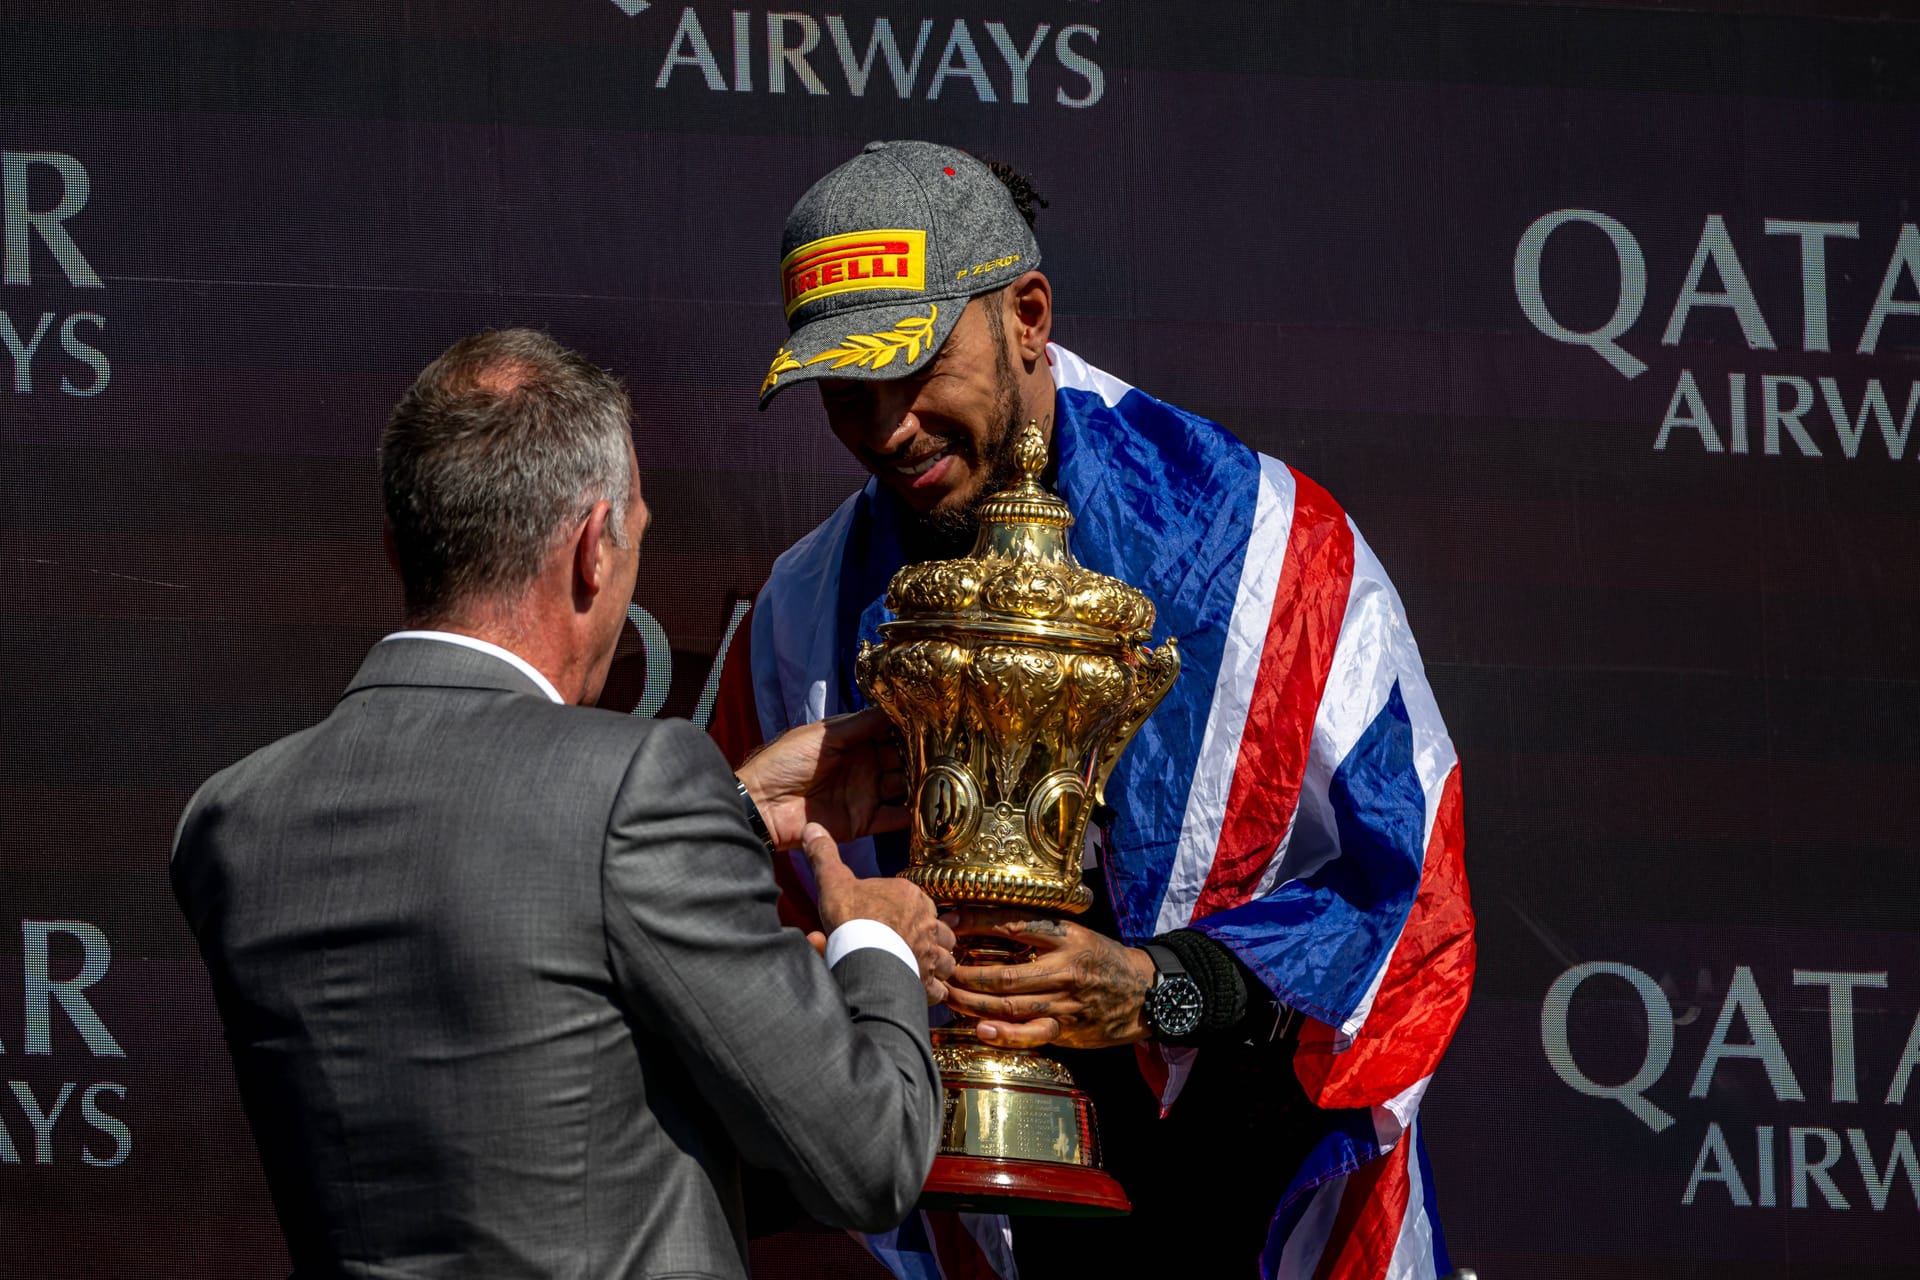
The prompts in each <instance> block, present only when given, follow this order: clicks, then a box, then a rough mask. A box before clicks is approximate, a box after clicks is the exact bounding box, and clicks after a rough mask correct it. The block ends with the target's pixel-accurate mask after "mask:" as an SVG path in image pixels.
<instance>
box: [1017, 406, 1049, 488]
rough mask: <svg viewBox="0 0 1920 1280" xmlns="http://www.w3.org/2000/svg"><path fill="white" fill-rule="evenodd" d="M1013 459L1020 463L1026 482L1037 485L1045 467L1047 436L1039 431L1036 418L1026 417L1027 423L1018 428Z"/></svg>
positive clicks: (1038, 423)
mask: <svg viewBox="0 0 1920 1280" xmlns="http://www.w3.org/2000/svg"><path fill="white" fill-rule="evenodd" d="M1013 460H1014V461H1015V462H1017V463H1019V464H1020V470H1021V472H1022V473H1023V474H1024V475H1025V476H1026V481H1027V484H1029V485H1033V486H1038V485H1039V483H1040V473H1041V472H1042V471H1045V470H1046V469H1047V438H1046V436H1045V435H1043V434H1042V433H1041V430H1040V422H1039V420H1038V419H1037V418H1028V419H1027V425H1026V426H1024V427H1022V428H1020V435H1019V436H1018V437H1017V438H1016V439H1015V440H1014V442H1013Z"/></svg>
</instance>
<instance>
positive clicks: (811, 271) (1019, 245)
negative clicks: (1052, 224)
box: [760, 142, 1040, 409]
mask: <svg viewBox="0 0 1920 1280" xmlns="http://www.w3.org/2000/svg"><path fill="white" fill-rule="evenodd" d="M780 254H781V256H780V293H781V299H782V301H783V302H784V303H785V305H786V309H787V328H788V330H789V334H788V337H787V341H786V344H785V345H784V346H782V347H781V348H780V350H779V352H778V353H777V354H776V355H775V356H774V358H773V364H772V365H771V366H769V367H768V369H767V377H766V381H764V382H762V383H761V384H760V407H761V408H762V409H764V408H766V407H767V403H768V401H770V400H772V399H773V398H774V397H775V396H776V395H779V394H780V393H781V392H782V391H785V390H786V389H787V388H788V387H790V386H792V385H794V384H795V383H797V382H811V381H813V380H814V379H816V378H823V377H833V378H859V379H863V380H869V381H876V382H877V381H882V380H885V379H888V378H905V377H909V376H911V375H912V374H915V373H917V372H920V371H921V370H923V369H925V368H926V367H927V366H928V364H930V363H931V361H932V356H933V353H934V352H936V351H938V350H939V349H940V346H941V344H942V343H944V342H945V341H946V340H947V335H948V334H950V333H952V332H953V326H954V324H955V323H956V322H957V321H958V320H959V319H960V313H961V311H962V310H964V309H965V307H966V300H967V299H968V298H971V297H973V296H975V295H976V294H981V293H987V292H989V291H991V290H994V289H998V288H999V287H1000V286H1001V285H1004V284H1006V283H1008V282H1009V281H1011V280H1013V279H1014V278H1015V277H1017V276H1019V275H1020V274H1021V273H1022V272H1025V271H1030V270H1032V269H1033V268H1035V267H1038V266H1039V265H1040V246H1039V244H1038V243H1037V242H1036V241H1035V240H1034V238H1033V231H1032V230H1031V229H1030V228H1029V227H1028V226H1027V223H1026V220H1025V219H1024V218H1022V217H1021V216H1020V211H1019V210H1018V209H1016V208H1014V205H1013V197H1012V196H1010V195H1009V194H1008V193H1007V189H1006V187H1004V186H1003V185H1001V183H1000V180H999V179H998V178H996V177H994V176H993V171H992V170H990V169H988V168H987V166H986V165H984V164H982V163H980V162H979V161H978V160H976V159H974V158H973V157H972V156H970V155H968V154H967V153H966V152H964V151H956V150H954V149H953V148H952V147H943V146H940V145H938V144H937V143H932V142H870V143H868V144H867V146H866V149H865V150H863V151H862V152H861V153H860V154H859V155H857V156H855V157H854V158H853V159H851V160H849V161H847V162H846V163H845V164H843V165H841V166H840V167H839V168H837V169H835V170H834V171H833V172H832V173H829V174H828V175H827V176H826V177H824V178H822V179H820V181H818V182H816V183H814V184H813V187H812V189H811V190H809V191H808V192H807V194H805V195H803V196H801V197H800V201H799V203H798V204H796V205H794V206H793V212H791V213H789V214H788V215H787V229H786V234H785V235H784V236H783V237H782V238H781V245H780Z"/></svg>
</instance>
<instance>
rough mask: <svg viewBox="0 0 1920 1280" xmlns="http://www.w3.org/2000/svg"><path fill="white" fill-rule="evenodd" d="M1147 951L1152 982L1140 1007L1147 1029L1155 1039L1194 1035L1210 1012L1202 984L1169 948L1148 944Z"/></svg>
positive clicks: (1172, 1038) (1175, 1038) (1171, 1038)
mask: <svg viewBox="0 0 1920 1280" xmlns="http://www.w3.org/2000/svg"><path fill="white" fill-rule="evenodd" d="M1145 951H1146V953H1147V954H1148V955H1149V956H1151V957H1152V958H1153V985H1152V986H1150V987H1148V988H1147V996H1146V1001H1145V1003H1144V1004H1143V1005H1142V1006H1141V1009H1140V1013H1141V1016H1142V1017H1143V1018H1145V1020H1146V1023H1147V1031H1148V1032H1149V1033H1150V1034H1151V1035H1152V1036H1153V1038H1154V1039H1156V1040H1178V1039H1180V1038H1181V1037H1182V1036H1190V1035H1192V1034H1193V1033H1194V1031H1195V1030H1197V1029H1198V1028H1199V1026H1200V1019H1201V1018H1202V1017H1203V1016H1204V1015H1205V1014H1206V1011H1207V1002H1206V1000H1205V999H1203V998H1202V997H1201V994H1200V984H1199V983H1197V982H1195V981H1194V980H1193V976H1192V975H1191V974H1189V973H1188V972H1187V969H1186V966H1185V965H1183V964H1181V963H1180V957H1179V956H1176V955H1175V954H1173V952H1172V950H1170V949H1169V948H1167V947H1160V946H1155V945H1154V944H1153V943H1148V944H1147V945H1146V947H1145Z"/></svg>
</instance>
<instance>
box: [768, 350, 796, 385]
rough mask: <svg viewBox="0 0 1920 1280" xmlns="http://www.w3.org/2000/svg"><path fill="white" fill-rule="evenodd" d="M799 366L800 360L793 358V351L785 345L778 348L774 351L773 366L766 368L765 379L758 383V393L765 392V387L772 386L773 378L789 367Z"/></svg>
mask: <svg viewBox="0 0 1920 1280" xmlns="http://www.w3.org/2000/svg"><path fill="white" fill-rule="evenodd" d="M799 367H800V362H799V361H798V360H795V359H794V358H793V352H792V351H790V350H788V349H787V348H786V347H782V348H780V350H778V351H776V352H775V353H774V356H773V367H772V368H771V369H768V370H767V380H766V381H765V382H763V383H761V384H760V394H761V395H765V394H767V389H768V388H770V387H771V386H773V383H774V380H775V379H776V378H778V377H779V376H780V375H781V374H783V373H785V372H786V371H787V370H789V369H798V368H799Z"/></svg>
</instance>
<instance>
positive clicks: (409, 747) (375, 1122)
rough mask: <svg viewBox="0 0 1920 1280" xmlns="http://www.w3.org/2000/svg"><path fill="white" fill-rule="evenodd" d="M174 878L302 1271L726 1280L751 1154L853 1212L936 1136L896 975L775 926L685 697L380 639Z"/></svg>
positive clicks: (934, 1110)
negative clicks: (551, 676) (631, 694)
mask: <svg viewBox="0 0 1920 1280" xmlns="http://www.w3.org/2000/svg"><path fill="white" fill-rule="evenodd" d="M172 874H173V885H174V892H175V895H176V897H177V898H178V900H179V902H180V905H181V908H182V910H183V911H184V912H185V913H186V916H187V920H188V923H189V924H190V925H191V926H192V928H193V932H194V935H195V936H196V938H198V940H199V943H200V949H201V954H202V955H203V956H204V958H205V960H206V963H207V968H208V970H209V972H210V973H211V975H212V978H213V988H214V994H215V997H216V999H217V1001H218V1003H219V1008H220V1015H221V1020H222V1022H223V1024H224V1026H225V1029H226V1037H227V1042H228V1047H229V1049H230V1051H231V1053H232V1055H233V1063H234V1070H235V1072H236V1074H237V1076H238V1078H239V1083H240V1092H241V1097H242V1099H243V1101H244V1104H245V1106H246V1110H247V1117H248V1120H249V1122H250V1124H251V1125H252V1129H253V1133H254V1138H255V1140H256V1142H257V1144H258V1146H259V1149H260V1156H261V1160H262V1162H263V1163H264V1164H265V1167H266V1172H267V1180H268V1183H269V1186H270V1187H271V1189H272V1193H273V1198H274V1204H275V1207H276V1209H277V1211H278V1214H279V1217H280V1221H281V1224H282V1227H283V1229H284V1231H285V1232H286V1237H287V1244H288V1247H289V1249H290V1250H291V1252H292V1255H293V1259H294V1266H295V1270H296V1274H297V1275H299V1276H300V1277H302V1278H303V1280H306V1278H308V1277H333V1276H352V1277H380V1278H382V1280H384V1278H388V1277H393V1278H396V1280H397V1278H399V1277H408V1278H412V1277H426V1276H434V1277H441V1276H447V1277H451V1276H460V1277H481V1276H484V1277H495V1276H498V1277H534V1276H539V1277H549V1276H551V1277H578V1278H580V1280H601V1278H603V1277H608V1278H611V1277H619V1278H622V1280H624V1278H627V1277H642V1276H652V1277H665V1276H687V1277H691V1276H726V1277H733V1276H744V1275H745V1274H746V1269H747V1264H746V1258H747V1249H746V1237H745V1231H744V1228H743V1216H742V1208H741V1202H740V1191H739V1185H740V1162H741V1161H742V1160H743V1159H744V1160H746V1161H749V1162H751V1163H753V1164H755V1165H759V1166H762V1167H765V1168H768V1169H772V1170H775V1171H777V1172H778V1173H779V1174H781V1175H782V1176H783V1177H784V1178H785V1180H786V1182H787V1184H788V1185H789V1186H790V1187H791V1189H792V1191H793V1193H794V1194H795V1196H796V1197H797V1198H798V1199H799V1201H800V1203H801V1204H802V1205H803V1206H805V1207H806V1208H807V1210H808V1211H809V1212H811V1213H812V1214H813V1215H814V1216H815V1217H817V1218H819V1219H820V1220H822V1221H824V1222H827V1223H830V1224H834V1225H840V1226H846V1227H854V1228H859V1229H863V1230H879V1229H884V1228H886V1227H890V1226H892V1225H893V1224H894V1223H895V1222H897V1221H898V1220H899V1219H900V1218H902V1217H903V1216H904V1215H905V1214H906V1213H907V1211H908V1209H909V1208H910V1206H911V1205H912V1203H913V1201H914V1198H915V1196H916V1195H917V1194H918V1192H919V1189H920V1186H921V1183H922V1181H923V1180H924V1179H925V1177H926V1173H927V1170H928V1167H929V1165H930V1163H931V1161H932V1159H933V1151H934V1144H935V1140H936V1136H937V1125H938V1121H939V1108H940V1096H939V1077H938V1073H937V1072H936V1071H935V1068H934V1064H933V1058H932V1053H931V1051H930V1049H929V1046H928V1041H927V1029H926V1028H927V1019H926V1007H925V997H924V995H923V993H922V990H921V987H920V984H919V981H918V980H917V978H916V976H915V975H914V974H913V972H912V971H911V970H910V969H908V968H907V966H906V965H904V964H902V963H901V962H900V960H899V959H898V958H896V957H894V956H892V955H889V954H888V953H886V952H884V951H879V950H872V949H866V950H859V951H854V952H852V953H851V954H849V955H848V956H846V957H845V958H844V959H842V961H841V962H840V964H839V965H837V966H836V967H835V968H834V970H833V971H832V973H829V972H828V970H827V968H826V966H825V964H824V963H823V962H822V961H821V960H820V958H819V957H818V956H817V955H816V954H815V953H814V951H813V949H812V948H811V947H809V946H808V945H807V942H806V940H805V939H804V938H803V937H802V936H801V935H800V934H799V933H798V932H797V931H795V930H792V929H787V928H783V927H781V925H780V923H779V920H778V918H777V916H776V914H775V910H774V901H775V896H776V890H775V886H774V881H773V876H772V872H771V869H770V867H769V865H768V861H767V855H766V851H765V849H764V848H762V847H761V846H760V844H759V842H758V841H757V840H755V838H754V837H753V835H752V833H751V832H750V830H749V829H748V827H747V824H746V820H745V818H744V816H743V815H742V813H741V810H740V806H739V801H738V796H737V794H736V792H735V790H734V779H733V775H732V774H731V773H730V772H729V771H728V769H727V766H726V764H725V762H724V761H723V760H722V759H721V756H720V753H719V751H718V750H717V749H716V748H715V747H714V746H713V744H712V743H711V742H710V741H708V739H707V737H706V735H705V734H703V733H701V732H700V731H699V730H698V729H696V728H694V727H693V726H692V725H689V724H687V723H685V722H684V721H648V720H640V719H636V718H634V717H632V716H621V715H615V714H610V713H607V712H600V711H592V710H583V709H580V708H577V707H562V706H559V705H556V704H554V703H552V702H550V701H549V700H548V699H546V698H545V697H544V696H542V695H541V694H540V692H539V691H538V689H537V688H536V687H535V686H534V685H533V683H532V682H531V681H529V680H528V679H527V678H526V677H525V676H524V675H522V674H521V673H520V672H519V671H517V670H515V669H514V668H513V667H512V666H511V665H510V664H508V663H505V662H503V661H501V660H499V659H497V658H494V657H491V656H489V655H486V654H483V653H477V652H474V651H472V650H469V649H463V648H460V647H457V646H454V645H450V644H444V643H440V642H437V641H433V640H393V641H387V642H385V643H382V644H379V645H376V646H375V647H374V649H373V652H372V653H371V654H370V655H369V656H368V658H367V660H366V662H365V664H364V665H363V666H362V667H361V669H360V672H359V674H358V675H357V676H355V677H354V680H353V683H352V685H351V686H350V687H349V688H348V690H347V692H346V694H345V696H344V697H342V698H341V700H340V703H339V705H338V706H337V707H336V708H335V710H334V711H333V713H332V714H331V715H330V716H328V717H327V719H326V720H324V721H322V722H321V723H320V724H318V725H315V726H314V727H312V728H310V729H307V730H304V731H302V732H300V733H296V734H294V735H292V736H291V737H288V738H284V739H282V740H281V741H279V742H276V743H274V744H273V745H272V746H269V747H266V748H265V749H263V750H261V751H259V752H256V753H255V754H254V755H252V756H249V757H248V758H247V759H245V760H243V761H241V762H240V763H239V764H237V765H234V766H233V767H232V768H230V769H227V770H226V771H224V772H222V773H220V774H218V775H216V776H215V777H214V778H213V779H212V780H211V781H209V782H208V783H207V784H206V785H205V786H204V787H202V788H201V790H200V792H199V793H198V794H197V795H196V796H195V797H194V799H193V801H192V802H191V803H190V804H189V805H188V807H187V811H186V813H185V815H184V816H183V817H182V818H181V822H180V829H179V832H178V835H177V837H176V840H175V848H174V856H173V865H172Z"/></svg>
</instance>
